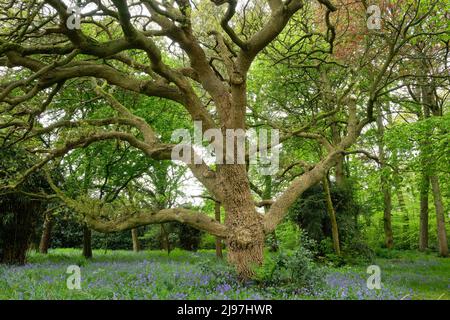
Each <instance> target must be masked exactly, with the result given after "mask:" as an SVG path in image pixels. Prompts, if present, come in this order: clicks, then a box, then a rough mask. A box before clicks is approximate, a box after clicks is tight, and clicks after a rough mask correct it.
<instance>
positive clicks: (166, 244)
mask: <svg viewBox="0 0 450 320" xmlns="http://www.w3.org/2000/svg"><path fill="white" fill-rule="evenodd" d="M160 235H161V247H162V249H163V250H167V254H168V255H169V254H170V251H171V248H170V240H169V233H168V232H167V230H166V228H165V227H164V223H161V229H160Z"/></svg>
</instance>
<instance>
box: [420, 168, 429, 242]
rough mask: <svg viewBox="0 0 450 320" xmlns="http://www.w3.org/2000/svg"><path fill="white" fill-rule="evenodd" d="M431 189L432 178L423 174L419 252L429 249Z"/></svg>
mask: <svg viewBox="0 0 450 320" xmlns="http://www.w3.org/2000/svg"><path fill="white" fill-rule="evenodd" d="M429 189H430V178H429V176H428V175H427V174H426V173H425V172H423V173H422V181H421V184H420V227H419V228H420V230H419V250H420V251H425V250H426V249H427V248H428V191H429Z"/></svg>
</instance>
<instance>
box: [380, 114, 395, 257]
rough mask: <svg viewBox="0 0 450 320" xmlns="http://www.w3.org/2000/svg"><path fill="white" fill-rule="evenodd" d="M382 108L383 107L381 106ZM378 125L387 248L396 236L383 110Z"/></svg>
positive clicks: (391, 245)
mask: <svg viewBox="0 0 450 320" xmlns="http://www.w3.org/2000/svg"><path fill="white" fill-rule="evenodd" d="M380 109H381V108H380ZM377 127H378V135H379V137H378V151H379V159H380V169H381V172H380V174H381V178H380V183H381V192H382V193H383V205H384V214H383V224H384V237H385V245H386V248H388V249H392V248H393V247H394V236H393V233H392V197H391V187H390V184H389V179H388V178H387V176H386V172H385V170H384V169H385V167H386V164H385V163H386V155H385V151H384V125H383V118H382V114H381V110H380V112H379V115H378V117H377Z"/></svg>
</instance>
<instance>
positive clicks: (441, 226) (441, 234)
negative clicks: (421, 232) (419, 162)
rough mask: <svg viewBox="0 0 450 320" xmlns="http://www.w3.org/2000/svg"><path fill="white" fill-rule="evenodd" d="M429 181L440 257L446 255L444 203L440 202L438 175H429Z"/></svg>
mask: <svg viewBox="0 0 450 320" xmlns="http://www.w3.org/2000/svg"><path fill="white" fill-rule="evenodd" d="M430 182H431V190H432V192H433V199H434V206H435V210H436V220H437V236H438V243H439V255H440V256H442V257H447V256H448V243H447V232H446V230H445V214H444V205H443V203H442V196H441V190H440V187H439V180H438V177H437V176H436V175H432V176H430Z"/></svg>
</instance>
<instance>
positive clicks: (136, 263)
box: [0, 249, 450, 300]
mask: <svg viewBox="0 0 450 320" xmlns="http://www.w3.org/2000/svg"><path fill="white" fill-rule="evenodd" d="M28 261H29V262H28V264H27V265H25V266H14V267H4V266H3V267H0V299H446V300H450V259H443V258H438V257H436V254H435V253H428V254H426V253H417V252H414V251H401V252H400V251H395V252H393V253H389V258H387V257H384V258H377V259H376V261H375V262H374V263H372V264H377V265H379V266H380V268H381V281H382V288H381V289H380V290H376V289H375V290H369V289H368V288H367V286H366V279H367V277H368V276H369V275H368V274H367V273H366V269H367V265H357V266H344V267H340V268H332V267H326V268H325V273H326V277H325V278H326V281H325V284H324V285H323V286H321V287H320V288H314V289H312V290H296V291H294V292H293V291H292V290H288V289H286V288H283V287H282V286H280V287H276V288H275V287H271V288H270V287H269V288H268V287H261V286H259V285H258V284H256V283H248V284H245V285H244V284H241V283H239V282H238V281H236V280H235V279H234V277H233V276H232V275H231V274H230V273H229V272H228V269H227V267H226V266H225V265H224V263H223V262H221V261H218V260H216V258H215V257H214V252H212V251H201V252H197V253H192V252H185V251H179V250H175V251H173V252H172V253H171V254H170V256H167V253H165V252H162V251H143V252H140V253H133V252H130V251H111V250H109V251H104V250H95V251H94V258H93V259H92V260H89V261H87V260H85V259H84V258H82V257H81V252H80V251H79V250H75V249H56V250H51V251H50V252H49V254H48V255H41V254H36V253H31V254H30V255H29V258H28ZM75 264H76V265H79V266H81V275H82V282H81V290H69V289H67V286H66V280H67V278H68V277H69V274H67V273H66V270H67V267H68V266H69V265H75Z"/></svg>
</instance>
